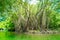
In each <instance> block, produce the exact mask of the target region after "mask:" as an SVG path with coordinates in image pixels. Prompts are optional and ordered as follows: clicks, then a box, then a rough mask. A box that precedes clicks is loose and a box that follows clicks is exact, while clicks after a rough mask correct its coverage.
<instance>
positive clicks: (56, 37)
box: [0, 32, 60, 40]
mask: <svg viewBox="0 0 60 40" xmlns="http://www.w3.org/2000/svg"><path fill="white" fill-rule="evenodd" d="M0 40H60V34H20V33H15V32H0Z"/></svg>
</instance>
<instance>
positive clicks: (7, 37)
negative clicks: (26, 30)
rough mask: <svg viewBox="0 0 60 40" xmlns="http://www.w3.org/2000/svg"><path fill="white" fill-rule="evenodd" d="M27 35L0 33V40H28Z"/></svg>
mask: <svg viewBox="0 0 60 40" xmlns="http://www.w3.org/2000/svg"><path fill="white" fill-rule="evenodd" d="M28 39H30V36H28V35H27V34H17V33H14V32H0V40H28Z"/></svg>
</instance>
